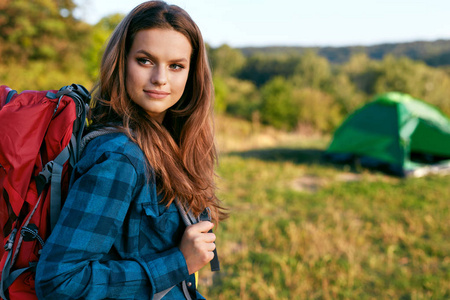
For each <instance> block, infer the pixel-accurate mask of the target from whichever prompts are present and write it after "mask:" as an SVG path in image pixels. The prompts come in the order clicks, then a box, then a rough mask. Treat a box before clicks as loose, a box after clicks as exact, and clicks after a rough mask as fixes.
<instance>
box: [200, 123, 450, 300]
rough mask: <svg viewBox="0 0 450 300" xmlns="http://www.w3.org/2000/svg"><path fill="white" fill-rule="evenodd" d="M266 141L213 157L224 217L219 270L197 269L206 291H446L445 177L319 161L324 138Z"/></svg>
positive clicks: (246, 295) (415, 295) (414, 294)
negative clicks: (227, 211)
mask: <svg viewBox="0 0 450 300" xmlns="http://www.w3.org/2000/svg"><path fill="white" fill-rule="evenodd" d="M222 134H223V133H222ZM257 134H259V135H261V134H265V133H262V132H258V133H257ZM222 138H225V137H223V136H222ZM228 138H230V139H231V137H228ZM233 138H234V139H236V135H234V137H233ZM243 139H248V136H247V137H243ZM308 139H309V142H308V141H307V140H308ZM274 140H275V141H276V143H275V144H274V145H272V146H271V147H266V148H262V149H261V148H258V147H253V148H252V147H246V148H245V150H241V149H239V147H236V150H232V149H228V151H227V152H222V154H221V156H220V166H219V169H218V174H219V176H220V180H219V181H218V185H219V196H220V198H221V199H222V200H223V202H224V204H225V206H227V207H228V208H229V209H230V218H229V219H228V220H226V221H225V222H223V223H221V224H220V226H219V228H218V230H216V234H217V236H218V239H217V246H218V253H219V257H220V261H221V267H222V271H221V272H219V273H211V272H209V270H207V268H204V269H203V270H201V272H200V285H199V290H200V291H201V292H202V293H203V294H204V295H205V296H207V298H208V299H448V298H450V226H449V225H450V221H449V219H450V218H449V217H450V211H449V206H450V205H449V200H450V199H449V198H450V196H449V190H450V189H449V180H450V177H449V176H447V177H445V176H430V177H425V178H408V179H398V178H395V177H390V176H387V175H385V174H383V173H380V172H376V171H368V170H359V171H354V170H353V171H352V170H351V168H348V167H345V166H337V165H332V164H328V163H327V162H325V161H324V160H323V159H322V156H321V154H322V151H323V149H324V148H325V147H326V144H327V142H328V138H326V137H324V138H322V140H321V141H320V139H318V138H317V137H314V138H308V137H298V140H295V139H292V138H291V137H289V138H282V139H276V138H275V139H274ZM293 141H294V142H293ZM233 144H234V145H238V144H239V143H238V142H234V143H233Z"/></svg>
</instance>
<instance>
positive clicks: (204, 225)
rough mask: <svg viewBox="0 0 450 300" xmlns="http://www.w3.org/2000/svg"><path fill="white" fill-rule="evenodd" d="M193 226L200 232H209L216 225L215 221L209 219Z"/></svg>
mask: <svg viewBox="0 0 450 300" xmlns="http://www.w3.org/2000/svg"><path fill="white" fill-rule="evenodd" d="M192 226H194V228H195V230H196V231H198V232H208V231H210V230H211V229H212V228H213V227H214V223H212V222H209V221H201V222H198V223H197V224H195V225H192Z"/></svg>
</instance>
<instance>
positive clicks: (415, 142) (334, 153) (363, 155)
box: [326, 92, 450, 176]
mask: <svg viewBox="0 0 450 300" xmlns="http://www.w3.org/2000/svg"><path fill="white" fill-rule="evenodd" d="M326 154H327V157H328V158H330V159H331V160H333V161H341V162H344V161H348V160H349V159H358V160H359V161H360V163H361V164H362V165H363V166H368V167H379V168H382V169H385V170H387V171H389V172H391V173H394V174H397V175H401V176H409V175H412V176H421V175H424V174H425V173H429V172H438V171H441V170H449V169H450V119H449V118H448V117H446V116H445V115H444V114H443V113H442V112H440V111H439V110H438V109H437V108H435V107H433V106H431V105H429V104H427V103H425V102H423V101H421V100H418V99H414V98H413V97H411V96H409V95H407V94H402V93H398V92H391V93H386V94H382V95H378V96H376V97H375V98H374V100H373V101H372V102H370V103H368V104H366V105H364V106H363V107H362V108H360V109H358V110H356V111H355V112H353V113H352V114H351V115H350V116H349V117H348V118H347V119H346V120H345V121H344V122H343V123H342V125H341V126H340V127H339V128H338V129H337V130H336V132H335V133H334V136H333V140H332V142H331V144H330V146H329V147H328V149H327V151H326Z"/></svg>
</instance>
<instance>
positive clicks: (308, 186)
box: [292, 175, 327, 193]
mask: <svg viewBox="0 0 450 300" xmlns="http://www.w3.org/2000/svg"><path fill="white" fill-rule="evenodd" d="M326 183H327V181H326V180H325V179H324V178H320V177H317V176H313V175H305V176H302V177H299V178H297V179H295V180H294V181H293V182H292V187H293V188H294V190H297V191H301V192H309V193H315V192H317V191H318V190H319V189H321V188H322V187H323V186H325V185H326Z"/></svg>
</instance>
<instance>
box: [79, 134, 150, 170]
mask: <svg viewBox="0 0 450 300" xmlns="http://www.w3.org/2000/svg"><path fill="white" fill-rule="evenodd" d="M105 160H120V161H126V162H128V163H129V164H131V165H132V166H133V167H134V169H135V170H136V172H137V173H138V174H140V175H142V174H146V173H147V171H146V165H147V164H146V158H145V155H144V153H143V152H142V150H141V149H140V148H139V146H138V145H137V144H136V143H134V142H133V141H132V140H130V139H129V138H128V137H127V136H126V135H125V134H124V133H121V132H115V133H107V134H103V135H100V136H98V137H95V138H93V139H92V140H90V141H89V142H88V144H87V145H86V147H85V148H84V150H83V153H82V155H81V159H80V161H79V162H78V164H77V167H78V168H81V169H83V168H89V167H90V166H92V165H94V164H98V163H101V162H103V161H105Z"/></svg>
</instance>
